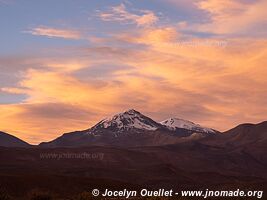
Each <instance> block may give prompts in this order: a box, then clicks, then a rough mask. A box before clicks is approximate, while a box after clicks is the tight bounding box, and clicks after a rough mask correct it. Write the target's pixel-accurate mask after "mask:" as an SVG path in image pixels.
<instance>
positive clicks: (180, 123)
mask: <svg viewBox="0 0 267 200" xmlns="http://www.w3.org/2000/svg"><path fill="white" fill-rule="evenodd" d="M160 124H162V125H164V126H166V127H167V128H168V129H170V130H176V129H186V130H191V131H195V132H200V133H216V132H217V131H215V130H213V129H211V128H206V127H203V126H200V125H199V124H195V123H194V122H191V121H188V120H184V119H179V118H169V119H166V120H164V121H162V122H160Z"/></svg>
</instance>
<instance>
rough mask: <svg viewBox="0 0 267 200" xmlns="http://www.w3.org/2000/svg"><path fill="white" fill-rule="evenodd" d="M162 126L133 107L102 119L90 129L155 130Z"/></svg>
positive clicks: (120, 130)
mask: <svg viewBox="0 0 267 200" xmlns="http://www.w3.org/2000/svg"><path fill="white" fill-rule="evenodd" d="M160 127H161V125H160V124H158V123H157V122H155V121H153V120H152V119H150V118H148V117H146V116H144V115H143V114H141V113H140V112H138V111H136V110H134V109H131V110H128V111H125V112H123V113H119V114H116V115H114V116H112V117H109V118H106V119H104V120H102V121H100V122H99V123H98V124H96V125H95V126H94V127H92V128H91V129H90V132H93V131H95V130H97V129H101V128H102V129H109V130H113V131H116V132H123V131H127V130H131V129H139V130H148V131H155V130H157V129H158V128H160Z"/></svg>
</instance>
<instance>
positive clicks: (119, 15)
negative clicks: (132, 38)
mask: <svg viewBox="0 0 267 200" xmlns="http://www.w3.org/2000/svg"><path fill="white" fill-rule="evenodd" d="M137 13H138V14H137ZM98 17H100V19H102V20H103V21H117V22H121V23H126V24H136V25H137V26H150V25H153V24H155V23H156V22H157V21H158V20H159V19H158V16H157V15H156V14H155V13H154V12H153V11H150V10H136V14H135V13H133V12H130V11H128V10H127V8H126V6H125V5H124V4H123V3H122V4H120V5H118V6H113V7H111V8H110V9H109V11H106V12H101V11H99V12H98Z"/></svg>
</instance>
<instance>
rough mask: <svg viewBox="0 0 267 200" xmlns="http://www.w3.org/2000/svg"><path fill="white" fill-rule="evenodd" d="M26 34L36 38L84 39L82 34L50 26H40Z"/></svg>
mask: <svg viewBox="0 0 267 200" xmlns="http://www.w3.org/2000/svg"><path fill="white" fill-rule="evenodd" d="M25 32H26V33H30V34H32V35H36V36H45V37H48V38H63V39H73V40H79V39H82V34H81V33H80V32H79V31H76V30H71V29H60V28H53V27H48V26H38V27H35V28H33V29H31V30H28V31H25Z"/></svg>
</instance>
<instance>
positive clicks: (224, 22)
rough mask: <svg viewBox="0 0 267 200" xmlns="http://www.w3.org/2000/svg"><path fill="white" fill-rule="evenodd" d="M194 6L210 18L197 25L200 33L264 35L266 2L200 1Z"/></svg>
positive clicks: (235, 0)
mask: <svg viewBox="0 0 267 200" xmlns="http://www.w3.org/2000/svg"><path fill="white" fill-rule="evenodd" d="M196 5H197V7H198V8H199V9H201V10H203V11H205V12H207V13H208V14H209V16H210V21H209V22H207V23H203V24H200V25H199V27H200V30H202V31H210V32H213V33H218V34H232V33H235V34H236V33H237V34H247V35H250V36H251V35H263V34H265V35H266V27H267V22H266V20H265V19H266V18H267V13H266V9H265V8H266V6H267V2H266V0H259V1H237V0H225V1H223V2H220V1H216V0H205V1H204V0H201V1H199V2H197V3H196ZM263 27H265V29H264V28H263ZM255 30H257V31H255Z"/></svg>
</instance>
